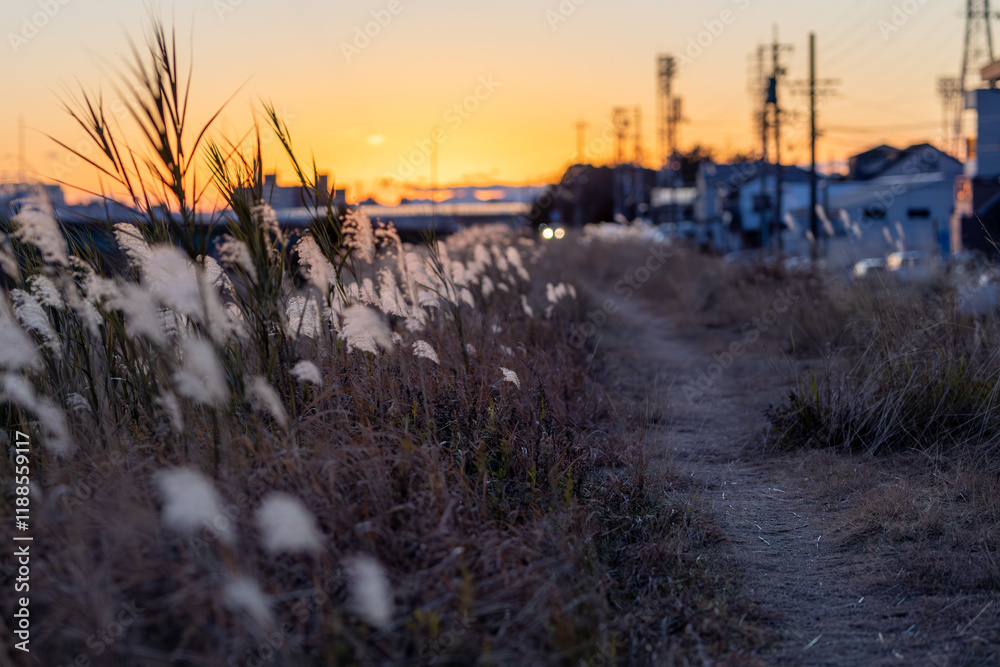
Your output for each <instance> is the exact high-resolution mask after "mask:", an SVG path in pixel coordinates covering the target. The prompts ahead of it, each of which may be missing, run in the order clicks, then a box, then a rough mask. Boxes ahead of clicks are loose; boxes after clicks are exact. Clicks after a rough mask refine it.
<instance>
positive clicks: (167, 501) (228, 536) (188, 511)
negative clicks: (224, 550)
mask: <svg viewBox="0 0 1000 667" xmlns="http://www.w3.org/2000/svg"><path fill="white" fill-rule="evenodd" d="M153 481H154V482H155V484H156V486H157V488H158V489H159V492H160V498H161V499H162V500H163V524H164V525H165V526H166V527H167V528H170V529H172V530H175V531H177V532H178V533H182V534H187V535H193V534H196V533H198V532H199V531H201V530H202V529H207V530H209V531H214V532H215V533H217V534H218V536H219V539H220V541H222V542H223V543H224V544H230V545H231V544H233V542H234V540H235V535H234V533H233V528H232V523H231V521H230V520H229V518H228V517H227V516H226V515H225V514H224V513H223V509H222V498H221V497H220V496H219V493H218V491H216V490H215V487H214V486H213V485H212V480H210V479H209V478H208V477H206V476H205V475H203V474H202V473H200V472H198V471H197V470H192V469H191V468H168V469H166V470H161V471H159V472H157V473H156V475H155V476H154V478H153Z"/></svg>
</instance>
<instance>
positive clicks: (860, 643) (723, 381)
mask: <svg viewBox="0 0 1000 667" xmlns="http://www.w3.org/2000/svg"><path fill="white" fill-rule="evenodd" d="M620 305H621V306H622V310H621V311H620V312H619V313H617V314H616V315H615V320H614V321H613V322H612V326H610V327H608V331H606V332H604V336H603V339H602V341H601V345H603V346H604V349H605V352H611V354H612V358H614V359H617V360H620V361H621V365H622V368H621V369H620V370H619V371H618V372H615V373H614V374H613V376H614V377H615V378H616V383H617V384H618V385H619V386H618V387H617V388H616V389H619V390H620V391H621V393H620V394H619V395H624V396H629V395H631V396H633V397H635V399H636V400H650V399H652V402H658V403H661V404H662V405H663V406H664V407H663V408H662V409H663V411H664V412H663V419H661V420H660V421H659V423H658V424H656V425H655V427H656V430H655V431H654V433H653V434H651V438H650V445H649V447H650V449H649V451H650V455H651V457H652V459H653V461H652V463H653V464H654V466H655V465H660V466H663V467H664V468H667V467H669V468H670V469H671V470H672V471H673V473H674V474H675V475H680V476H682V477H684V478H685V479H687V480H689V481H690V483H691V485H692V487H691V488H692V489H693V490H694V491H695V492H696V493H697V494H702V495H703V497H702V500H703V503H702V505H703V506H707V507H709V508H711V510H712V512H713V514H714V517H713V520H714V521H715V522H716V524H717V525H719V526H720V527H722V528H723V530H724V532H725V533H726V535H727V537H728V540H729V542H730V544H731V547H732V548H731V550H730V552H731V555H730V556H728V557H729V558H733V559H735V560H736V565H737V569H738V571H740V572H742V573H743V574H744V576H745V580H744V587H745V593H746V595H747V596H748V597H749V598H750V600H751V603H752V605H753V606H754V608H755V610H756V612H757V614H758V615H759V617H760V624H761V626H762V627H764V628H765V629H766V630H768V631H769V634H770V637H771V639H772V640H771V641H769V642H768V645H767V647H766V648H765V650H764V651H763V652H762V653H761V654H760V657H761V658H762V659H763V660H764V661H765V662H766V663H767V664H774V665H901V664H902V665H950V664H956V663H953V662H950V661H949V658H948V657H947V656H948V654H949V653H950V652H951V651H950V650H949V648H953V647H949V646H948V645H947V643H946V642H940V641H938V642H931V641H929V640H928V638H927V637H926V636H924V635H922V633H921V632H919V631H918V630H916V629H915V628H916V627H917V626H916V623H917V621H916V617H915V616H914V614H915V613H916V611H915V610H916V609H918V607H915V606H914V605H915V601H913V600H910V599H909V598H908V597H907V594H906V591H905V590H900V589H899V588H894V587H892V586H886V585H885V584H884V583H881V584H876V583H873V582H874V581H875V577H873V574H874V573H875V572H876V571H882V569H883V568H882V565H883V564H881V563H879V562H878V561H877V559H875V558H873V557H872V556H871V555H870V554H867V553H865V552H864V551H862V550H859V549H853V550H852V549H851V548H850V547H848V546H846V545H843V544H838V540H837V536H836V534H835V533H836V530H835V528H836V526H837V524H838V514H839V512H840V511H841V510H840V509H839V508H838V502H839V500H838V499H835V498H827V499H821V500H817V499H816V498H815V497H813V494H810V493H808V490H809V488H808V485H809V484H810V482H809V479H808V478H807V477H806V476H805V475H807V474H808V473H806V472H805V471H799V470H796V469H795V465H794V462H793V461H790V460H789V459H788V458H787V457H785V458H780V457H768V456H762V455H761V454H760V450H759V447H758V446H757V445H759V444H760V442H761V439H762V432H763V429H764V427H765V426H766V420H765V418H764V410H765V408H766V407H767V406H768V404H776V403H778V402H780V400H781V398H782V397H783V395H784V394H785V392H786V391H787V386H786V385H784V384H783V380H782V378H784V377H787V376H788V373H787V372H782V370H781V369H780V366H781V365H782V364H785V365H786V367H787V364H786V362H783V361H782V360H781V358H780V355H777V354H769V353H768V351H767V350H765V349H764V348H763V346H762V345H760V344H759V343H758V344H754V345H750V346H748V347H747V350H746V352H745V353H744V354H742V355H741V356H739V357H737V358H734V360H733V363H732V364H731V366H730V367H729V369H728V370H726V371H725V372H723V373H722V374H721V376H719V377H718V378H717V379H716V380H715V381H714V383H713V384H712V385H711V387H709V388H708V389H707V390H706V392H705V395H704V396H703V397H701V398H700V400H693V401H692V400H688V398H687V397H686V396H685V392H684V390H683V388H684V386H685V385H686V384H687V383H689V382H695V381H697V380H698V379H699V378H700V377H701V375H700V373H699V371H703V372H705V373H706V374H710V373H711V369H710V365H711V364H712V363H713V361H714V359H713V355H714V354H715V353H717V352H722V351H724V350H725V349H726V348H728V346H729V345H730V343H732V342H733V341H736V340H739V335H738V334H736V333H734V332H721V331H720V332H706V331H679V330H677V328H676V327H674V326H673V323H672V320H671V318H670V317H668V316H666V315H664V314H661V313H657V312H651V311H652V310H653V309H654V308H655V306H654V305H653V304H650V303H648V302H647V303H645V304H644V303H642V302H641V301H640V300H638V299H637V300H636V301H635V302H632V303H621V304H620ZM703 383H704V380H703ZM882 574H883V575H884V571H883V572H882ZM882 579H883V581H884V576H883V578H882Z"/></svg>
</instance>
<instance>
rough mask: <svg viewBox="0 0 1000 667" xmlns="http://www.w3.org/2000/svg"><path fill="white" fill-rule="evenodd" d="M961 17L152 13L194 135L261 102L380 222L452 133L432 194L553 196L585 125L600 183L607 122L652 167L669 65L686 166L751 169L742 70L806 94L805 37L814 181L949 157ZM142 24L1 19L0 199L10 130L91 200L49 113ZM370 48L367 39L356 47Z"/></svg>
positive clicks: (70, 6)
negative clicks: (182, 82)
mask: <svg viewBox="0 0 1000 667" xmlns="http://www.w3.org/2000/svg"><path fill="white" fill-rule="evenodd" d="M964 4H965V3H963V2H960V1H958V0H948V1H945V0H934V1H930V0H907V1H905V2H904V1H902V0H900V1H899V2H896V3H893V2H889V1H888V0H847V1H838V2H831V1H829V0H827V1H824V2H820V1H818V0H796V1H795V2H792V1H791V0H710V1H701V2H690V1H685V2H681V1H680V0H656V1H654V0H641V1H639V0H633V1H630V2H609V1H607V0H551V1H545V0H542V1H538V0H531V1H529V0H505V1H504V2H491V3H485V2H470V1H469V0H391V1H390V0H363V1H357V0H354V1H352V2H346V1H320V0H296V1H295V2H290V3H280V4H279V3H276V2H265V0H200V1H199V2H194V1H193V0H176V1H175V2H166V1H164V2H162V3H160V8H159V13H160V15H161V16H164V17H166V19H167V20H168V21H170V20H171V19H173V20H174V21H175V23H176V25H177V32H178V38H179V42H180V46H181V47H182V51H183V52H184V53H185V54H190V53H192V52H193V57H194V83H193V88H192V101H193V102H192V103H193V108H192V110H191V116H192V118H193V119H194V120H195V121H203V120H207V118H208V117H209V116H210V115H211V113H212V112H213V111H214V109H215V108H217V107H218V106H219V105H221V104H223V103H224V102H225V101H226V100H227V98H229V97H230V96H231V95H234V94H235V96H234V97H233V99H232V101H230V102H229V104H228V106H227V107H226V109H225V111H224V113H223V115H222V116H221V118H220V119H219V121H217V123H216V125H215V126H214V127H215V132H216V136H220V137H229V138H238V137H241V136H243V135H244V134H245V133H246V132H247V131H248V129H249V128H251V127H252V123H253V110H254V109H255V108H259V101H260V100H261V99H264V100H270V101H272V102H273V103H274V105H275V106H276V107H277V109H278V110H279V111H280V112H281V113H282V114H283V116H284V118H285V120H286V121H287V123H288V125H289V127H290V129H291V131H292V134H293V138H294V141H295V146H296V148H297V149H298V150H299V151H301V152H302V153H303V154H304V155H305V156H306V157H307V158H308V155H309V154H310V152H311V153H312V154H313V155H314V156H315V159H316V162H317V163H318V165H319V166H320V168H321V169H322V170H326V171H329V172H330V173H331V174H332V175H333V176H334V178H335V179H336V181H337V183H338V184H339V185H340V186H345V187H347V188H348V190H349V197H350V198H351V199H356V198H358V197H359V195H360V196H367V195H370V194H374V195H376V196H378V197H379V198H380V199H383V200H385V201H388V202H391V201H393V200H395V199H397V198H398V197H399V196H400V195H401V194H405V190H403V189H401V188H400V187H399V186H390V185H387V183H386V181H387V179H392V178H398V179H399V180H402V181H404V182H406V183H407V184H409V185H427V184H428V183H429V180H430V169H429V164H428V161H427V160H426V159H423V160H421V159H420V156H421V154H422V153H424V151H423V150H422V149H421V148H419V146H421V145H423V146H426V145H427V143H426V140H427V138H428V137H429V136H430V134H431V131H432V129H433V128H434V127H435V126H438V127H439V128H441V130H440V131H441V133H442V134H441V135H440V136H442V141H441V144H440V148H439V182H440V183H442V184H448V185H457V184H466V183H479V184H485V183H493V182H501V183H510V184H527V183H539V182H544V181H546V180H554V179H557V178H558V176H559V175H560V174H561V173H562V170H563V169H564V168H565V167H566V166H567V164H569V163H570V162H571V161H572V160H573V158H574V156H575V153H576V131H575V128H574V124H575V123H576V122H577V121H581V120H582V121H585V122H587V123H588V124H589V128H588V130H587V140H588V155H587V157H588V159H589V160H590V161H592V162H595V163H605V162H607V161H609V160H610V158H611V156H612V145H611V143H610V142H608V141H604V140H602V139H601V136H602V133H604V134H605V136H607V133H606V131H605V128H606V127H607V126H608V123H609V121H610V114H611V109H612V107H614V106H628V107H634V106H635V105H641V107H642V117H643V130H644V132H643V134H644V148H645V152H646V154H647V156H649V158H650V159H649V160H648V164H649V165H650V166H653V157H654V156H655V155H656V152H657V143H656V119H655V96H656V79H655V68H656V57H657V55H658V54H660V53H673V54H674V55H675V56H678V57H681V56H684V57H685V58H686V60H687V61H688V62H686V63H685V64H683V65H682V67H681V71H680V73H679V75H678V77H677V79H676V80H675V92H676V93H677V94H678V95H680V96H681V97H682V98H683V104H684V117H685V121H686V122H685V123H684V124H683V126H682V127H681V132H680V139H681V148H684V149H686V148H689V147H690V146H692V145H693V144H695V143H701V144H704V145H709V146H712V147H713V148H715V149H716V150H717V151H718V152H719V153H720V154H721V155H722V156H723V157H725V155H727V154H731V153H733V152H737V151H751V150H755V149H756V148H757V143H758V140H757V139H756V137H755V136H754V134H755V132H754V130H753V126H752V123H751V110H750V101H749V97H748V93H747V81H748V71H749V68H750V65H751V56H752V55H753V54H755V53H756V49H757V45H758V44H761V43H765V42H770V40H771V35H772V30H773V26H774V25H778V28H779V31H780V38H781V41H782V42H785V43H789V44H791V45H792V46H793V47H794V50H793V51H792V52H790V53H787V54H785V55H784V62H785V64H786V66H787V68H788V79H789V80H800V79H805V78H806V77H807V74H808V72H807V56H808V33H809V32H810V31H815V32H816V33H817V40H818V57H819V71H818V75H819V76H820V77H823V78H836V79H838V80H839V85H838V86H837V87H836V94H835V95H834V96H831V97H828V98H826V99H824V100H823V103H822V106H821V112H820V123H821V127H825V128H827V131H826V134H825V136H824V137H823V138H822V140H821V143H820V160H821V162H824V163H825V162H827V161H829V160H842V159H843V158H844V157H846V156H847V155H849V154H852V153H855V152H859V151H860V150H863V149H865V148H866V147H869V146H872V145H875V144H878V143H882V142H889V143H894V144H901V145H905V144H908V143H912V142H917V141H931V142H939V139H940V127H941V111H940V109H941V104H940V101H939V99H938V97H937V95H936V92H935V87H936V80H937V77H938V76H940V75H945V74H951V75H957V73H958V69H959V67H960V64H961V55H962V35H963V29H964V20H963V19H962V18H961V16H960V14H961V10H962V9H963V8H964ZM145 5H146V3H141V2H135V1H134V0H131V1H126V0H4V2H3V3H2V5H0V22H2V25H3V33H4V40H3V42H4V43H3V45H2V46H0V54H2V55H0V62H2V69H0V72H2V76H3V79H2V88H3V90H4V93H5V94H4V102H3V104H2V105H0V179H2V180H4V181H10V180H14V179H16V178H17V174H18V118H19V117H21V118H23V119H24V125H25V127H26V129H25V132H24V137H25V163H26V166H27V170H28V175H29V176H30V177H32V178H37V179H40V180H50V179H51V178H52V177H53V176H56V175H61V176H62V178H63V179H64V180H67V181H69V182H72V183H78V184H80V185H83V186H85V187H90V188H95V187H97V181H96V179H95V177H94V174H93V170H92V169H89V168H87V167H85V166H79V165H75V164H73V163H72V162H71V161H69V160H68V157H67V154H66V153H65V151H63V150H61V149H58V148H57V147H56V146H55V145H54V144H53V143H52V142H51V141H50V140H49V139H47V138H46V137H45V134H51V135H53V136H55V137H58V138H59V139H61V140H63V141H65V142H66V143H68V144H71V145H76V144H77V143H78V142H80V140H81V139H82V136H83V135H82V133H81V131H80V130H78V129H77V128H76V127H74V125H73V124H72V122H71V121H70V120H69V119H68V117H67V115H66V114H65V112H64V111H62V110H61V108H60V104H59V97H60V95H61V94H63V93H64V91H66V90H67V87H72V86H75V85H76V82H77V81H78V82H79V83H81V84H82V85H83V86H84V87H86V88H89V89H98V88H103V91H104V94H105V98H106V99H113V98H114V93H113V91H112V90H111V87H110V85H108V82H109V81H110V80H111V79H112V75H111V73H110V67H111V66H112V65H114V64H116V63H118V62H120V59H121V57H122V56H123V55H124V54H125V53H126V52H127V41H126V38H125V35H126V34H129V35H132V36H133V38H134V39H135V40H136V41H137V42H142V40H143V31H144V30H145V29H146V27H147V25H148V22H149V21H148V12H147V10H146V8H145ZM894 7H895V8H896V9H895V13H894ZM904 8H905V9H908V10H910V11H911V12H912V14H907V13H906V12H905V11H904ZM723 12H729V13H728V14H723ZM50 14H51V16H49V15H50ZM378 19H381V22H382V23H384V25H380V24H379V23H374V21H376V20H378ZM722 19H725V20H727V21H728V25H727V24H725V23H723V22H722ZM366 28H367V29H368V32H369V33H371V34H373V35H374V36H371V37H368V36H363V37H359V34H361V35H363V34H364V31H365V29H366ZM890 28H892V30H890ZM897 28H898V29H897ZM699 40H700V41H701V43H702V44H703V45H704V46H697V43H698V41H699ZM699 49H700V52H699ZM185 61H186V58H185ZM102 62H104V63H106V64H102ZM241 86H242V87H241ZM783 103H784V106H785V108H786V109H787V110H788V111H789V112H790V115H789V118H788V119H787V121H786V124H787V126H788V128H789V129H788V132H787V134H786V140H785V141H784V142H783V144H784V150H785V151H786V155H789V156H790V158H791V159H792V160H793V161H799V162H805V161H806V160H807V159H808V134H807V132H808V119H807V116H806V98H805V97H803V96H793V95H792V94H791V89H790V88H787V89H785V91H784V99H783ZM456 105H459V107H458V108H457V109H456ZM792 114H797V115H792ZM122 121H123V123H125V124H126V126H127V119H126V118H124V117H123V118H122ZM81 146H82V144H81ZM411 156H412V159H411ZM265 158H266V160H267V161H268V163H269V164H270V165H272V166H273V167H274V168H275V169H276V170H277V171H278V174H279V181H282V180H283V181H286V182H287V181H288V178H289V177H290V171H289V169H288V167H287V163H286V162H285V160H284V159H283V158H282V156H281V155H279V154H278V153H277V152H276V151H275V150H274V144H273V143H272V144H270V145H269V151H268V153H267V155H266V156H265ZM205 174H206V175H207V171H206V172H205Z"/></svg>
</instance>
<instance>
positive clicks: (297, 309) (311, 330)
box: [285, 295, 323, 338]
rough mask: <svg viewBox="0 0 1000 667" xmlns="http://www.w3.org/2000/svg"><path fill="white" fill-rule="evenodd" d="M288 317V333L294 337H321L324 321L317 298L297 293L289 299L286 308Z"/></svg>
mask: <svg viewBox="0 0 1000 667" xmlns="http://www.w3.org/2000/svg"><path fill="white" fill-rule="evenodd" d="M285 316H286V318H287V319H288V325H287V326H288V328H287V333H288V335H289V336H291V337H292V338H295V337H297V336H300V335H301V336H305V337H306V338H319V337H320V336H321V335H322V333H323V321H322V318H321V313H320V307H319V304H318V303H317V301H316V299H314V298H310V297H306V296H301V295H296V296H293V297H292V298H290V299H289V300H288V305H287V306H286V309H285Z"/></svg>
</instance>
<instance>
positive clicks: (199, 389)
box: [174, 337, 226, 406]
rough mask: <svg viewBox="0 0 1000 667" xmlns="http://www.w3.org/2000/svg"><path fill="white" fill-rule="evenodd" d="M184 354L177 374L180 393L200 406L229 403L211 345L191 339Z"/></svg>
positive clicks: (176, 381)
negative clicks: (201, 404)
mask: <svg viewBox="0 0 1000 667" xmlns="http://www.w3.org/2000/svg"><path fill="white" fill-rule="evenodd" d="M183 352H184V360H183V361H182V363H181V368H180V369H179V370H177V371H176V372H175V373H174V384H175V386H176V389H177V393H178V394H180V395H181V396H186V397H187V398H190V399H192V400H194V401H197V402H198V403H204V404H206V405H214V406H218V405H221V404H222V403H223V402H224V401H225V400H226V379H225V377H224V376H223V374H222V368H221V367H220V366H219V360H218V358H217V357H216V356H215V350H213V349H212V344H211V343H209V342H208V341H206V340H203V339H200V338H193V337H192V338H188V339H187V340H185V341H184V348H183Z"/></svg>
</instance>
